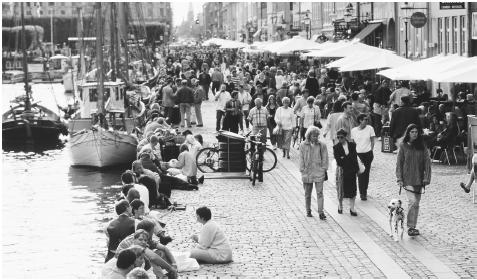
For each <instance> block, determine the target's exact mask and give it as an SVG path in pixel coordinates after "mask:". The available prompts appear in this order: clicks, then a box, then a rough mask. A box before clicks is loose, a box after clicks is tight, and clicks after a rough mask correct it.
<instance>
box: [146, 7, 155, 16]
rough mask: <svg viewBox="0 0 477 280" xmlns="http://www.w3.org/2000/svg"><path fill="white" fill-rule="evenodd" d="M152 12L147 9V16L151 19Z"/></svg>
mask: <svg viewBox="0 0 477 280" xmlns="http://www.w3.org/2000/svg"><path fill="white" fill-rule="evenodd" d="M153 11H154V10H153V9H148V10H147V16H148V17H150V18H152V17H153Z"/></svg>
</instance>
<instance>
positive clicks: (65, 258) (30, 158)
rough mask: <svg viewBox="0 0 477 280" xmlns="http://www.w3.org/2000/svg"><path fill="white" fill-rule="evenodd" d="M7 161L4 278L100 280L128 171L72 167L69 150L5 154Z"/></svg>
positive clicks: (3, 173) (5, 160) (4, 211)
mask: <svg viewBox="0 0 477 280" xmlns="http://www.w3.org/2000/svg"><path fill="white" fill-rule="evenodd" d="M2 161H3V170H2V175H3V176H2V184H3V190H4V194H6V192H7V191H8V196H5V195H4V196H3V197H2V218H3V227H2V238H3V242H2V262H3V273H2V276H3V277H7V278H10V277H14V278H31V277H35V278H59V277H61V278H97V277H98V275H99V271H100V269H101V266H102V264H103V262H104V256H105V253H106V237H105V234H104V227H105V226H106V225H107V223H108V222H109V221H110V220H111V219H113V218H114V217H115V214H114V202H115V200H116V198H117V196H118V193H119V188H120V184H121V182H120V181H121V178H120V175H121V172H122V171H124V170H125V167H122V168H115V169H108V170H101V171H100V170H96V169H88V168H75V167H70V158H69V151H68V147H65V146H58V147H57V149H46V150H45V149H33V150H32V151H30V152H25V151H18V150H13V149H12V150H4V151H3V157H2ZM52 261H53V262H54V263H55V265H53V266H52V265H51V263H52Z"/></svg>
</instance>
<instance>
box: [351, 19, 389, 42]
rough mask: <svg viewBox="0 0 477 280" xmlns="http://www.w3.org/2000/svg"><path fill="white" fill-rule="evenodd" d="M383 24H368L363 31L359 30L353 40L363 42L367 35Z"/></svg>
mask: <svg viewBox="0 0 477 280" xmlns="http://www.w3.org/2000/svg"><path fill="white" fill-rule="evenodd" d="M382 24H383V23H382V22H373V23H370V24H368V25H367V26H366V27H365V28H364V29H363V30H361V31H360V32H359V33H358V34H357V35H356V36H354V38H353V39H358V40H359V41H361V40H363V39H364V38H366V37H368V36H369V34H371V33H373V31H374V30H376V29H377V28H378V27H380V26H381V25H382Z"/></svg>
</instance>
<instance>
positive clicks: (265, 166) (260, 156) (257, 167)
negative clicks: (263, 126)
mask: <svg viewBox="0 0 477 280" xmlns="http://www.w3.org/2000/svg"><path fill="white" fill-rule="evenodd" d="M250 134H251V133H250V132H249V133H248V134H246V135H245V137H246V139H245V142H246V145H245V158H246V161H247V164H246V169H247V171H249V174H250V178H251V180H252V185H255V181H256V179H257V178H258V179H259V181H261V179H262V178H261V174H260V176H258V175H259V172H260V171H261V172H260V173H263V172H269V171H271V170H273V169H274V168H275V167H276V165H277V156H276V154H275V152H273V150H272V149H270V148H268V147H266V144H265V143H262V142H260V141H257V140H256V139H260V136H261V135H260V134H257V135H250ZM219 151H220V148H219V144H218V143H214V144H213V146H212V147H208V148H203V149H201V150H200V151H199V152H198V153H197V157H196V161H197V168H198V169H199V170H200V171H201V172H203V173H213V172H219V171H221V170H220V166H219ZM260 152H261V153H260ZM254 175H255V176H254ZM254 177H255V179H254ZM259 177H260V178H259Z"/></svg>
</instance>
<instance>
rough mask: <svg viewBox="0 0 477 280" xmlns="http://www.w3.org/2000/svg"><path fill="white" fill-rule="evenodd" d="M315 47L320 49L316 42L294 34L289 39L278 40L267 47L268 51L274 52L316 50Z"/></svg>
mask: <svg viewBox="0 0 477 280" xmlns="http://www.w3.org/2000/svg"><path fill="white" fill-rule="evenodd" d="M317 49H320V44H319V43H316V42H313V41H311V40H307V39H304V38H300V37H298V36H295V37H293V38H291V39H287V40H284V41H279V42H278V43H277V44H274V45H272V46H270V47H268V50H269V51H271V52H276V53H290V52H295V51H303V50H317Z"/></svg>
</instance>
